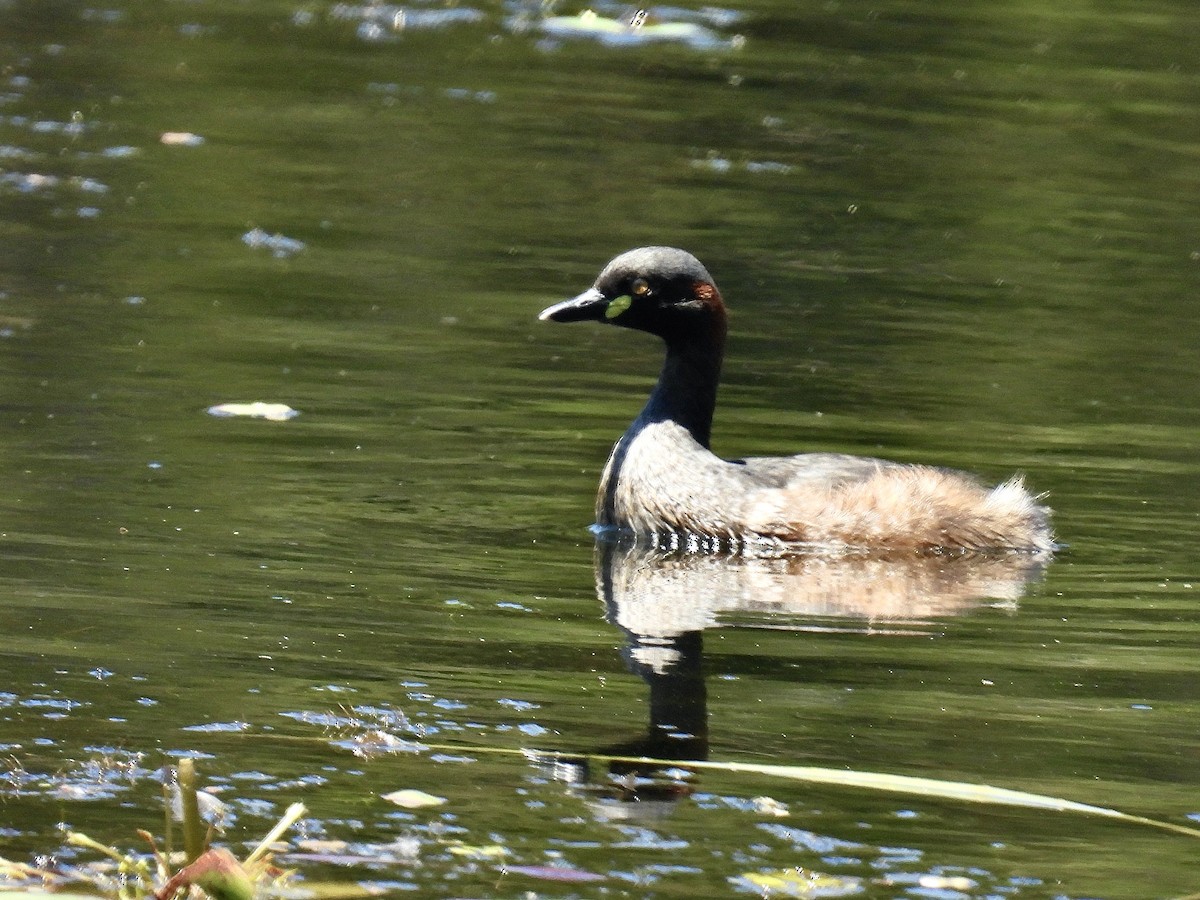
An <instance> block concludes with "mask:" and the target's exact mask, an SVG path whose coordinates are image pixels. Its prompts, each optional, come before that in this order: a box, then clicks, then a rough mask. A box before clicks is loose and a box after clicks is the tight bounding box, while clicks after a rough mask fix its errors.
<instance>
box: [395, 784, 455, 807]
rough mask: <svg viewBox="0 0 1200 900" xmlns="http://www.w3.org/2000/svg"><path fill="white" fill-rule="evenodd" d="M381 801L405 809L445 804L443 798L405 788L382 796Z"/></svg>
mask: <svg viewBox="0 0 1200 900" xmlns="http://www.w3.org/2000/svg"><path fill="white" fill-rule="evenodd" d="M383 799H384V800H388V801H390V802H391V803H395V804H396V805H397V806H402V807H404V808H405V809H422V808H423V807H426V806H441V805H442V804H443V803H445V802H446V798H445V797H435V796H434V795H433V794H427V793H425V792H424V791H417V790H413V789H412V788H405V789H404V790H402V791H392V792H391V793H390V794H384V795H383Z"/></svg>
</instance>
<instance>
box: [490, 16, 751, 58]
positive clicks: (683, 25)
mask: <svg viewBox="0 0 1200 900" xmlns="http://www.w3.org/2000/svg"><path fill="white" fill-rule="evenodd" d="M663 12H664V11H656V15H659V16H661V15H662V13H663ZM665 12H667V13H681V12H682V11H680V10H674V9H668V10H665ZM718 21H720V22H721V23H725V22H727V21H730V19H729V18H728V17H722V18H720V19H719V20H718ZM506 25H507V27H508V28H509V30H510V31H514V32H518V33H520V32H525V31H529V30H530V29H531V28H532V29H536V30H538V31H541V32H542V33H543V34H545V35H546V36H547V37H549V38H551V39H561V40H573V39H584V40H593V41H597V42H598V43H600V44H603V45H604V46H606V47H636V46H643V45H645V44H656V43H678V44H685V45H686V46H688V47H690V48H692V49H693V50H732V49H740V48H741V47H742V46H743V45H744V44H745V39H744V38H743V37H741V36H740V35H735V36H734V37H732V38H729V39H725V38H722V37H721V36H720V35H718V34H717V33H716V32H715V31H713V30H712V29H710V28H706V27H705V26H704V25H701V24H699V22H696V21H650V19H649V18H648V16H647V14H646V11H645V10H639V11H638V13H637V14H636V15H634V16H633V17H632V18H631V19H629V20H624V19H610V18H608V17H606V16H601V15H597V14H596V13H595V12H593V11H592V10H590V9H589V10H584V11H583V12H582V13H580V14H579V15H577V16H548V17H546V18H544V19H540V20H538V19H532V20H531V19H530V18H529V17H528V16H521V15H518V16H513V17H511V18H509V20H508V21H507V22H506ZM550 46H551V47H553V46H555V45H554V44H553V43H551V45H550Z"/></svg>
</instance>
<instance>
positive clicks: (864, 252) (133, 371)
mask: <svg viewBox="0 0 1200 900" xmlns="http://www.w3.org/2000/svg"><path fill="white" fill-rule="evenodd" d="M594 8H595V10H596V11H597V12H598V13H600V15H601V16H604V17H612V18H614V19H618V20H621V21H625V20H626V19H627V18H629V17H631V14H632V13H635V12H636V9H635V8H631V9H626V8H624V7H618V6H615V5H614V6H606V5H597V6H596V7H594ZM583 9H584V7H582V6H570V5H569V4H567V3H566V2H565V0H564V2H562V3H559V4H556V3H548V4H545V3H542V4H539V3H534V2H520V0H513V2H511V3H501V2H499V0H484V2H480V3H478V4H477V5H474V6H470V5H466V4H465V3H460V4H455V5H441V4H434V5H416V6H412V7H408V8H406V9H405V10H404V11H403V17H402V18H403V25H404V27H403V28H400V29H397V28H396V27H395V25H396V13H397V12H398V11H400V10H399V8H398V7H384V6H381V5H374V6H371V5H357V4H334V3H330V2H326V0H317V2H308V0H286V2H275V0H262V2H245V0H196V2H186V3H184V2H171V3H162V2H154V0H105V2H102V3H100V4H98V5H91V4H89V3H85V2H75V0H45V2H43V0H0V484H2V485H3V490H2V491H0V633H2V634H3V642H2V643H0V757H2V760H3V761H2V762H0V856H3V857H5V858H8V859H17V860H22V861H36V860H38V859H39V858H40V857H42V856H52V857H53V858H54V860H55V861H57V862H59V863H62V864H82V863H83V862H85V861H87V860H88V859H90V858H92V857H89V855H88V854H87V853H86V852H83V851H78V850H74V849H68V848H65V847H63V846H62V843H63V836H62V834H61V832H60V830H59V826H60V823H61V824H62V825H64V826H66V827H69V828H75V829H82V830H84V831H87V832H88V833H89V834H91V835H92V836H93V837H96V838H97V839H100V840H102V841H105V842H107V843H115V844H119V845H121V846H129V847H135V846H140V845H139V842H138V840H137V838H136V837H135V836H134V834H133V829H135V828H138V827H142V828H148V829H150V830H152V831H156V832H159V833H160V832H161V830H162V826H161V824H160V823H161V818H160V814H159V812H158V796H159V793H160V788H159V776H158V774H157V770H158V769H159V768H160V767H161V766H163V765H165V764H169V763H172V762H173V761H174V760H175V759H177V758H178V757H179V756H180V755H183V754H191V755H196V756H198V757H200V763H199V765H200V768H201V770H202V772H203V773H204V774H205V777H206V778H207V779H208V781H209V783H210V784H212V785H213V786H214V787H216V788H218V789H219V790H220V796H221V797H222V799H223V800H225V801H226V802H227V803H228V804H229V813H230V817H231V821H230V823H229V825H228V828H227V833H226V835H225V837H224V838H223V839H224V840H225V841H226V842H228V843H229V844H230V845H231V846H233V847H234V848H235V849H239V848H241V847H242V846H243V845H244V844H245V843H246V842H250V841H253V840H255V839H257V837H258V836H260V835H261V834H262V833H264V832H265V831H266V829H267V828H268V827H269V826H270V824H271V823H272V822H273V821H274V819H275V818H276V817H277V816H278V815H279V814H280V812H281V811H282V809H283V807H285V806H286V805H287V804H288V803H290V802H292V801H294V800H302V801H303V802H304V803H305V804H306V805H307V806H308V807H309V810H310V816H309V817H308V818H307V819H306V820H305V821H304V822H303V823H302V824H301V826H300V828H299V829H298V830H297V831H296V832H295V833H294V834H293V835H292V837H293V841H294V843H293V846H292V850H293V853H294V855H293V856H291V857H290V858H288V857H285V859H284V861H285V862H286V863H287V864H289V865H292V866H294V867H296V868H297V869H298V871H299V873H300V877H302V878H306V879H309V880H310V881H317V880H325V879H332V880H336V881H340V882H356V881H364V882H371V883H373V884H374V885H376V886H377V887H378V888H379V889H380V890H382V891H384V892H386V893H389V894H395V895H397V896H400V895H404V896H414V895H416V896H427V897H460V896H461V897H480V896H489V897H490V896H495V897H509V896H546V897H550V896H553V897H559V896H562V897H566V896H578V897H611V896H622V897H637V898H643V897H647V898H648V897H696V896H728V895H735V894H740V893H745V894H747V895H750V896H753V895H754V894H755V893H758V892H759V891H758V889H757V888H755V887H754V886H753V885H752V884H751V883H749V882H747V881H745V879H744V876H746V875H747V874H753V873H764V872H774V871H776V870H782V869H791V868H792V867H796V866H800V867H803V868H804V869H805V870H806V871H814V872H820V873H824V874H825V875H828V876H830V877H831V878H832V879H833V882H834V884H835V886H836V887H835V888H830V889H831V890H833V889H836V890H841V891H845V892H850V891H852V890H857V891H858V893H859V895H862V896H872V897H873V896H879V897H893V896H895V897H935V898H955V897H980V898H982V897H1002V896H1003V897H1008V896H1019V897H1070V898H1083V897H1105V898H1146V897H1170V896H1183V895H1188V894H1192V893H1195V892H1197V891H1200V872H1198V870H1197V868H1196V866H1195V859H1196V852H1197V845H1196V842H1195V839H1194V838H1188V837H1184V836H1180V835H1174V834H1166V833H1159V832H1155V831H1151V830H1148V829H1139V828H1135V827H1133V826H1129V825H1122V824H1117V823H1113V822H1109V821H1103V820H1089V819H1083V818H1080V817H1076V816H1070V815H1059V814H1049V813H1044V812H1032V811H1023V810H1015V809H1003V808H994V807H985V806H972V805H963V804H958V803H952V802H948V801H932V800H924V799H921V798H916V797H905V796H896V795H890V794H874V793H870V792H865V791H860V790H851V789H836V788H832V787H813V786H809V785H804V784H798V783H787V782H781V781H778V780H772V779H770V778H767V777H760V776H733V775H728V774H718V773H713V772H703V773H693V774H691V775H688V774H687V773H685V772H676V773H668V774H667V775H666V776H661V774H660V777H659V781H660V782H662V783H661V784H659V785H658V786H657V789H658V790H659V793H654V794H653V799H652V796H651V794H652V792H650V791H649V790H648V789H647V790H642V789H641V788H643V787H646V786H645V785H639V784H638V783H636V782H635V781H633V780H632V779H631V778H630V777H628V776H626V777H623V778H622V779H619V780H618V781H617V782H613V781H611V780H610V776H609V773H608V772H607V770H606V769H607V767H606V765H605V764H604V763H603V762H602V761H599V762H598V761H596V760H593V761H592V762H591V764H589V765H587V766H586V767H584V766H583V765H582V764H579V765H575V766H574V767H570V766H565V767H562V769H561V770H555V769H553V768H552V767H547V766H545V765H540V764H538V763H537V762H536V761H530V760H527V759H525V758H524V757H522V756H521V755H520V754H519V751H520V750H521V749H523V748H539V749H542V750H556V751H562V752H564V753H567V754H570V755H571V758H572V759H574V760H576V761H577V762H578V761H579V760H586V759H587V757H588V756H589V754H597V753H601V752H605V751H609V750H614V749H623V750H630V749H633V750H644V749H645V748H647V747H650V748H651V749H654V750H655V751H656V752H668V751H669V750H670V748H671V747H674V748H675V749H676V750H678V751H679V752H678V753H677V754H676V755H678V756H688V755H701V754H704V755H707V756H708V757H709V758H711V759H714V760H730V761H744V762H751V761H752V762H763V763H781V764H796V765H811V766H830V767H834V768H852V769H862V770H868V771H881V772H889V773H894V774H905V775H917V776H924V777H929V778H938V779H945V780H952V781H969V782H985V783H990V784H994V785H998V786H1003V787H1008V788H1014V789H1018V790H1025V791H1033V792H1037V793H1043V794H1053V795H1057V796H1062V797H1066V798H1069V799H1072V800H1077V801H1080V802H1084V803H1090V804H1095V805H1099V806H1112V807H1117V808H1119V809H1122V810H1125V811H1127V812H1131V813H1135V814H1138V815H1143V816H1150V817H1154V818H1159V819H1164V820H1168V821H1171V822H1174V823H1177V824H1188V822H1189V819H1190V818H1196V819H1200V752H1198V745H1197V728H1198V725H1200V688H1198V687H1197V685H1198V681H1197V678H1196V675H1195V673H1193V671H1192V669H1193V668H1195V667H1196V660H1197V658H1198V651H1200V609H1198V608H1197V606H1198V603H1200V587H1195V588H1194V585H1200V562H1198V560H1197V549H1196V548H1197V546H1198V544H1200V541H1198V538H1200V465H1198V461H1197V453H1196V450H1197V441H1196V434H1197V428H1198V426H1200V410H1198V407H1197V402H1196V398H1197V396H1198V395H1200V366H1197V363H1196V347H1197V341H1198V338H1200V334H1198V329H1197V316H1196V302H1197V296H1198V288H1200V213H1198V208H1200V207H1197V204H1196V197H1197V196H1198V194H1200V71H1198V67H1197V54H1196V47H1197V44H1196V33H1195V25H1196V15H1195V9H1194V5H1193V4H1192V3H1191V2H1185V0H1140V2H1105V3H1092V4H1079V3H1065V4H1052V3H1033V2H1005V3H961V4H950V3H939V2H936V0H882V2H871V3H867V2H858V0H834V2H773V0H739V2H737V3H735V4H733V5H731V6H729V7H728V8H722V9H715V8H711V7H704V8H702V7H700V6H699V5H694V6H688V7H686V8H682V7H680V8H675V7H671V8H668V7H663V8H660V9H658V10H654V9H652V10H651V11H650V12H651V18H650V19H648V24H650V25H652V26H656V27H661V26H662V25H664V24H666V25H672V26H681V25H686V26H688V27H689V28H690V29H691V30H690V31H689V30H687V29H679V31H680V32H681V33H685V34H686V35H691V36H692V37H695V35H696V34H703V35H705V36H706V37H705V39H704V40H701V41H692V42H688V41H684V40H679V39H675V37H672V35H673V34H674V32H671V31H669V30H668V31H666V32H663V31H659V32H657V33H656V32H653V31H650V32H646V33H645V34H644V35H642V36H638V35H636V34H635V35H633V36H632V37H631V38H630V39H629V40H628V41H626V42H624V43H621V42H617V43H612V42H608V41H606V40H604V39H602V37H603V36H602V35H601V34H600V33H599V32H598V31H596V30H595V29H594V28H592V29H590V30H589V28H588V27H587V26H586V25H580V24H579V23H567V24H568V25H569V26H570V27H571V28H572V29H573V31H572V33H563V32H559V31H555V30H554V28H553V23H550V24H549V25H548V24H547V18H548V17H549V16H551V15H554V14H559V15H564V16H573V15H575V14H577V13H579V12H581V11H582V10H583ZM698 29H704V32H699V31H698ZM656 36H657V37H662V38H663V39H662V40H661V41H659V40H652V39H651V38H652V37H656ZM166 133H188V134H191V135H194V136H196V138H197V139H198V140H195V141H189V140H188V139H185V138H176V139H174V140H177V141H178V140H183V143H164V142H163V137H162V136H163V135H164V134H166ZM167 140H168V141H171V140H173V139H171V138H168V139H167ZM256 229H257V231H256ZM248 235H249V236H250V237H249V238H247V236H248ZM277 235H279V236H282V237H283V238H284V239H286V240H283V241H276V242H273V241H274V236H277ZM256 236H258V237H260V238H265V239H266V242H265V244H263V242H262V241H258V242H257V243H259V244H260V245H259V246H252V244H254V243H256V240H255V237H256ZM289 242H292V243H289ZM295 242H299V243H295ZM650 243H654V244H668V245H675V246H682V247H685V248H687V249H689V250H691V251H692V252H694V253H695V254H696V255H697V256H698V257H699V258H700V259H701V260H702V261H703V262H704V263H705V265H706V266H707V267H708V269H709V271H711V272H712V273H713V275H714V276H715V278H716V279H717V281H718V283H719V285H720V286H721V289H722V292H723V294H724V295H725V297H726V299H727V301H728V303H729V305H730V308H731V315H732V320H731V327H732V334H731V340H730V347H729V357H728V360H727V363H726V374H725V379H724V385H723V388H722V394H721V403H720V407H719V409H718V413H717V420H716V424H715V428H714V449H715V450H716V451H717V452H719V453H724V454H727V455H742V454H769V453H788V452H796V451H799V450H803V449H819V450H835V451H842V452H852V453H863V454H870V455H880V456H886V457H889V458H896V459H901V460H905V461H921V462H929V463H934V464H938V465H950V466H955V467H958V468H965V469H970V470H973V471H977V472H979V473H981V474H982V475H984V476H985V477H988V478H990V479H994V480H999V479H1002V478H1005V477H1007V476H1008V475H1009V474H1011V473H1013V472H1016V471H1020V472H1023V473H1024V474H1025V476H1026V478H1027V481H1028V483H1029V485H1030V486H1031V487H1032V488H1033V490H1035V491H1037V492H1043V491H1044V492H1048V494H1049V497H1048V500H1047V502H1048V503H1049V504H1050V505H1051V506H1053V507H1054V509H1055V526H1056V529H1057V533H1058V535H1059V538H1060V540H1061V541H1063V542H1064V543H1065V544H1067V545H1069V546H1068V547H1067V549H1065V550H1064V551H1063V552H1061V553H1059V554H1058V555H1057V557H1056V558H1055V559H1054V561H1053V562H1051V563H1049V564H1048V565H1047V566H1045V568H1044V569H1043V570H1041V571H1033V570H1026V568H1024V567H1023V565H1022V566H1018V567H1017V568H1018V569H1020V571H1013V570H1012V567H1009V568H1008V569H1006V570H1004V571H994V570H986V571H980V570H977V569H976V570H972V569H969V568H963V567H960V568H953V567H951V568H946V567H945V566H940V565H935V566H933V567H932V568H925V569H920V570H919V571H915V572H914V571H907V570H903V571H897V570H896V569H886V570H885V569H869V568H867V569H864V568H863V567H857V568H856V567H855V566H846V567H843V568H836V567H835V568H833V569H831V568H830V567H827V566H825V567H820V566H819V567H818V568H817V569H814V568H812V567H811V566H810V567H808V568H806V567H804V566H802V565H792V566H790V567H789V566H788V565H786V564H769V563H761V564H750V563H741V564H739V563H734V562H717V563H712V562H711V561H703V560H701V561H696V560H692V561H690V562H689V561H688V560H686V559H679V558H674V559H670V558H669V559H665V560H664V559H659V558H649V559H647V558H633V559H632V560H627V559H625V557H623V556H621V554H620V553H617V554H616V558H615V559H614V554H613V552H611V548H608V549H604V548H602V549H601V550H600V551H599V554H597V551H596V550H595V548H594V547H593V542H592V538H591V535H590V534H589V532H588V531H587V526H588V525H589V524H590V523H591V510H592V498H593V492H594V489H595V484H596V482H597V479H598V477H599V470H600V467H601V466H602V464H603V462H604V459H605V456H606V454H607V452H608V448H609V446H610V445H611V443H612V441H613V440H615V438H616V437H617V436H618V435H619V434H620V433H621V431H622V430H623V429H624V428H625V426H626V424H627V423H628V422H629V420H630V419H631V418H632V417H633V416H634V415H635V414H636V412H637V411H638V409H639V408H640V405H641V403H642V401H643V399H644V396H645V394H646V392H647V391H648V388H649V385H650V382H651V381H652V379H653V377H654V374H655V370H656V367H657V364H658V358H659V353H660V350H659V348H658V347H657V346H656V345H655V343H654V341H653V339H651V338H649V337H647V336H645V335H638V334H632V333H629V332H624V331H617V330H615V329H607V328H602V327H599V326H588V325H579V326H573V327H566V326H552V325H547V324H544V323H539V322H537V321H536V319H535V317H536V314H537V312H538V311H539V310H540V309H542V308H543V307H544V306H546V305H548V304H549V303H551V302H553V301H555V300H558V299H561V298H563V297H566V296H569V295H572V294H574V293H576V292H578V291H580V290H582V289H584V288H585V287H587V286H589V285H590V283H591V280H592V279H593V278H594V277H595V274H596V272H597V271H598V270H599V268H600V267H601V266H602V265H603V263H604V262H606V261H607V260H608V259H609V258H610V257H611V256H613V255H614V254H616V253H617V252H620V251H621V250H624V249H627V248H630V247H634V246H639V245H643V244H650ZM251 401H264V402H274V403H285V404H288V405H289V406H290V407H292V408H294V409H296V410H298V411H299V413H300V415H299V416H297V417H295V418H292V419H289V420H287V421H278V422H276V421H266V420H262V419H249V418H237V417H235V418H219V417H215V416H212V415H209V414H208V413H206V410H207V409H208V408H209V407H212V406H214V405H216V404H221V403H228V402H251ZM1034 568H1036V567H1034ZM1027 582H1028V583H1027ZM663 722H666V724H669V725H673V726H674V727H675V731H676V732H680V731H686V732H687V734H688V735H690V736H688V737H676V738H668V739H665V743H664V738H663V734H662V732H663V729H661V728H657V727H656V726H657V725H659V724H663ZM390 741H396V742H398V743H397V744H395V745H393V744H391V743H389V742H390ZM664 748H665V749H664ZM497 750H499V751H503V752H499V753H496V752H493V751H497ZM685 751H686V752H685ZM585 769H586V771H585ZM672 779H674V780H672ZM410 787H411V788H419V789H422V790H425V791H428V792H430V793H432V794H436V795H439V796H442V797H445V798H447V801H448V802H447V803H446V804H445V805H443V806H440V807H434V808H430V809H421V810H411V811H410V810H404V809H401V808H398V807H396V806H394V805H392V804H390V803H388V802H387V801H385V800H383V799H382V798H381V795H383V794H386V793H388V792H390V791H394V790H397V789H401V788H410ZM758 797H769V798H771V799H772V800H775V801H778V802H779V803H781V804H784V805H786V807H787V810H788V815H787V816H786V817H782V816H775V815H774V814H773V813H772V808H771V807H770V806H769V805H767V804H764V803H761V802H760V803H758V804H756V803H755V802H754V798H758ZM664 798H665V799H664ZM453 841H461V842H463V843H464V844H466V845H470V846H473V847H502V848H504V851H505V853H506V855H505V856H504V857H497V856H494V855H493V856H489V855H487V854H483V853H479V854H476V855H471V854H470V853H464V852H453V851H452V850H451V847H452V843H451V842H453ZM321 842H329V843H321ZM343 842H344V843H343ZM501 860H503V861H501ZM43 861H44V860H43ZM505 866H509V867H512V866H516V867H518V868H517V869H515V870H513V871H505ZM542 866H557V867H559V868H560V869H565V870H567V871H568V872H570V873H574V874H573V875H572V876H570V877H579V876H578V873H580V872H588V873H591V874H592V875H595V876H600V877H602V880H595V881H554V880H549V879H547V877H546V873H545V872H542V871H541V870H539V869H537V868H536V867H542ZM519 867H531V868H528V869H524V870H522V869H521V868H519ZM551 874H553V873H551ZM564 877H566V876H564ZM939 892H941V893H939ZM834 895H838V894H823V895H822V894H814V896H834Z"/></svg>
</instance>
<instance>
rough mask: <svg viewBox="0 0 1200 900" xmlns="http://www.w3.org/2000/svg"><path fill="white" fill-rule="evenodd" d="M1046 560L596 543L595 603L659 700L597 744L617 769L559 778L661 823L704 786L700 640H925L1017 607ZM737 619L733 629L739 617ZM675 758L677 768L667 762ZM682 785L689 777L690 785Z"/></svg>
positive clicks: (556, 771) (584, 763)
mask: <svg viewBox="0 0 1200 900" xmlns="http://www.w3.org/2000/svg"><path fill="white" fill-rule="evenodd" d="M1050 559H1051V555H1050V554H1049V553H1043V554H1030V553H1012V554H954V555H928V556H916V555H911V554H908V555H903V556H895V557H880V556H853V555H839V556H829V555H825V556H822V555H798V554H793V555H777V556H744V555H739V556H722V555H712V554H696V553H681V552H665V551H662V550H660V549H657V548H655V547H652V546H646V545H644V544H642V543H639V542H636V541H633V540H629V539H620V540H606V539H601V540H598V541H597V543H596V553H595V562H596V570H595V575H596V593H597V596H598V597H599V599H600V600H601V601H602V602H603V603H604V608H605V613H606V617H607V619H608V621H609V622H611V623H612V624H613V625H615V626H616V627H617V628H619V629H620V630H621V632H622V634H623V635H624V638H625V640H624V645H623V647H622V650H621V656H622V658H623V659H624V660H625V665H626V667H627V668H628V669H629V670H630V671H631V672H633V673H634V674H636V675H638V676H639V677H640V678H642V679H643V680H644V681H645V682H646V684H647V686H648V687H649V691H650V704H649V709H650V721H649V723H648V727H647V730H646V732H645V733H644V734H642V735H639V736H637V737H636V738H632V739H629V740H625V741H620V742H617V743H614V744H611V745H607V746H604V747H600V748H597V751H596V752H597V753H598V754H601V755H603V756H622V757H631V758H641V757H645V758H649V759H652V760H653V762H634V761H619V760H614V761H611V762H609V763H608V764H607V765H605V767H604V771H603V772H602V773H601V772H593V771H591V766H592V765H594V763H589V761H588V760H587V759H585V758H556V759H554V760H553V763H552V765H551V771H550V774H551V775H552V777H555V778H557V779H560V780H562V781H565V782H567V783H569V784H571V785H572V788H573V789H575V790H579V791H581V792H584V793H586V794H587V795H588V798H589V805H590V806H591V807H592V809H593V811H594V812H595V813H596V815H597V816H598V817H601V818H605V819H646V818H651V819H652V818H660V817H662V816H663V815H666V814H668V813H669V811H670V808H671V806H672V805H673V804H674V802H676V801H678V800H679V799H682V798H683V797H685V796H687V795H688V794H690V793H691V791H692V790H693V789H694V787H695V784H696V781H695V773H685V772H683V771H681V770H686V761H687V760H705V759H707V758H708V739H709V730H708V708H707V689H706V686H705V679H704V632H705V630H706V629H709V628H719V627H753V628H766V629H772V630H791V631H797V632H813V631H826V632H827V631H841V632H846V631H854V632H860V633H864V634H874V635H889V634H891V635H896V634H912V633H914V631H916V632H924V631H927V630H928V628H929V626H930V624H931V623H933V622H936V621H937V620H938V619H942V618H946V617H949V616H955V615H960V614H963V613H967V612H970V611H971V610H974V609H977V608H979V607H981V606H984V605H997V604H999V605H1004V606H1007V607H1012V608H1015V605H1016V603H1017V601H1018V600H1019V599H1020V598H1021V597H1022V596H1023V595H1024V593H1025V590H1026V588H1027V586H1028V585H1029V584H1030V582H1032V581H1033V580H1035V579H1037V578H1038V577H1039V576H1040V575H1041V573H1042V571H1043V570H1044V568H1045V566H1046V564H1047V563H1048V562H1049V561H1050ZM731 620H736V621H731ZM670 760H678V761H680V762H681V766H680V767H672V766H670V765H668V764H664V761H670ZM684 775H686V776H687V777H681V776H684Z"/></svg>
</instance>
